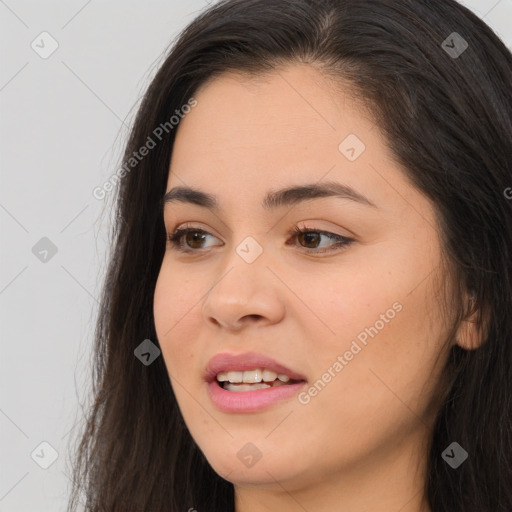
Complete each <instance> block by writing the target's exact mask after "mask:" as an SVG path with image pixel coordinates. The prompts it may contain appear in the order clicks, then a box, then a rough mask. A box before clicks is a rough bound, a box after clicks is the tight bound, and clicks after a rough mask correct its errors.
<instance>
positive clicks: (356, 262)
mask: <svg viewBox="0 0 512 512" xmlns="http://www.w3.org/2000/svg"><path fill="white" fill-rule="evenodd" d="M195 98H196V100H197V106H196V107H195V108H194V109H193V110H192V111H191V112H190V113H189V114H188V115H187V116H186V117H185V118H184V119H183V120H182V121H181V124H180V126H179V130H178V132H177V138H176V141H175V145H174V150H173V155H172V159H171V163H170V169H169V177H168V183H167V192H170V191H171V190H172V189H174V188H176V187H190V188H193V189H197V190H200V191H201V192H204V193H206V194H209V195H212V196H215V198H216V200H217V203H218V204H217V206H216V207H215V208H214V207H213V205H212V204H209V205H207V206H204V205H203V206H201V205H199V204H194V203H193V202H189V201H186V198H185V196H183V195H181V196H180V197H181V199H180V197H178V198H175V199H174V200H173V201H169V202H168V203H167V204H166V205H165V208H164V222H165V227H166V230H167V233H168V234H169V235H173V234H174V233H175V231H176V230H177V229H179V228H187V229H190V230H191V231H190V232H189V233H188V234H187V233H185V234H181V236H180V237H179V238H176V239H175V243H176V245H174V244H173V243H171V242H168V243H167V249H166V252H165V255H164V257H163V261H162V266H161V270H160V274H159V276H158V281H157V285H156V291H155V296H154V318H155V326H156V331H157V336H158V341H159V343H160V346H161V349H162V356H163V358H164V361H165V364H166V367H167V371H168V373H169V377H170V380H171V384H172V388H173V391H174V393H175V395H176V398H177V401H178V404H179V407H180V409H181V412H182V414H183V417H184V420H185V422H186V424H187V427H188V429H189V431H190V433H191V435H192V437H193V438H194V440H195V441H196V443H197V444H198V446H199V447H200V449H201V450H202V451H203V453H204V455H205V456H206V458H207V459H208V461H209V463H210V464H211V465H212V467H213V468H214V470H215V471H216V472H217V473H219V474H220V475H221V476H223V477H225V478H226V479H227V480H229V481H231V482H233V483H234V484H235V485H244V484H248V483H250V484H256V485H267V484H268V485H271V484H273V483H274V482H275V480H278V481H279V482H280V483H281V484H282V485H283V486H284V487H285V488H287V489H289V490H291V489H295V488H299V487H301V486H304V485H310V484H311V483H312V482H315V481H321V480H323V481H327V480H334V479H336V478H337V477H339V476H340V475H342V474H345V475H348V474H349V472H351V471H355V470H356V468H361V467H364V466H365V467H369V466H368V464H369V465H372V464H375V463H376V461H379V463H380V462H381V461H387V462H389V461H390V460H393V459H394V460H396V457H397V451H398V450H399V449H400V448H399V447H404V453H405V450H406V448H405V447H407V450H409V448H410V447H411V446H416V447H417V446H419V443H420V440H422V439H424V437H425V435H426V434H427V431H428V429H427V425H428V421H429V420H428V417H429V415H428V407H429V402H430V400H431V398H432V396H433V393H434V386H435V384H436V382H437V381H438V378H439V375H440V369H441V366H442V364H443V363H444V361H445V354H446V348H445V345H444V340H445V336H446V333H447V326H446V325H445V323H444V322H443V320H442V318H443V317H442V314H441V313H442V306H441V305H440V303H439V293H437V292H438V289H437V288H436V282H437V281H436V277H437V278H438V277H439V272H440V264H441V259H440V258H441V249H440V240H439V231H438V226H437V224H436V220H435V216H434V209H433V207H432V204H431V203H430V202H429V201H428V200H427V198H426V197H425V196H423V194H422V193H420V192H419V191H418V190H417V189H415V188H413V186H412V185H411V184H410V183H409V182H408V180H407V178H406V176H405V174H404V172H403V170H402V169H401V168H400V167H399V166H398V164H397V163H396V162H394V161H393V159H392V157H391V153H390V151H389V150H388V148H387V147H386V144H385V141H384V139H383V137H382V135H381V132H380V131H379V129H378V127H377V126H376V125H375V124H374V123H373V122H372V120H371V119H370V117H369V116H368V114H367V113H365V111H364V110H363V109H361V108H359V107H358V106H357V105H356V103H355V102H354V101H353V100H352V99H351V96H350V94H349V91H348V90H347V91H345V92H344V91H343V90H339V88H338V89H334V87H333V84H332V83H329V82H327V81H326V79H325V78H324V77H323V76H322V75H321V74H320V73H319V72H318V71H316V70H315V69H313V68H311V67H309V66H306V65H296V66H290V67H288V68H286V69H281V70H280V71H279V73H276V74H271V75H267V76H265V78H264V79H262V78H260V79H258V81H251V80H249V79H248V78H247V77H245V78H244V77H241V76H238V75H235V74H225V75H223V76H222V77H219V78H216V79H215V80H214V81H212V82H211V83H209V84H208V85H207V86H206V87H204V88H202V89H200V90H199V92H198V93H197V94H196V95H195ZM326 184H330V185H331V186H332V185H339V186H343V187H345V189H344V190H341V189H340V191H339V192H340V194H339V195H326V194H324V195H323V196H322V195H321V194H320V195H319V197H313V196H314V194H313V196H307V194H305V193H304V191H303V193H302V195H300V194H297V193H295V194H294V193H293V192H289V193H287V194H285V195H283V196H282V198H284V199H283V200H282V201H268V203H269V204H267V203H264V199H265V198H266V197H267V195H268V194H269V193H273V194H274V196H272V197H275V194H276V193H277V192H278V191H280V190H281V189H287V188H295V187H302V186H305V185H312V186H317V187H319V186H323V185H326ZM331 188H332V189H334V187H331ZM310 192H311V191H310ZM342 192H343V193H342ZM195 197H196V198H197V197H198V196H195ZM306 197H308V198H307V199H305V198H306ZM301 198H302V200H301ZM295 228H299V229H300V230H304V229H305V228H307V229H308V230H309V231H310V233H306V234H300V233H295V232H294V231H293V230H294V229H295ZM180 243H181V249H182V250H180V248H179V244H180ZM248 353H251V354H253V355H254V354H257V355H260V356H265V357H267V358H270V359H272V360H273V361H275V362H277V363H279V364H280V365H282V366H284V367H286V369H288V370H289V373H292V372H295V374H296V375H295V376H298V377H301V378H302V380H301V379H292V381H293V380H299V381H300V382H299V383H298V384H289V383H288V384H285V385H283V386H275V383H274V384H272V386H271V387H265V388H264V389H260V390H257V389H256V388H255V387H249V386H255V385H254V384H248V386H247V389H249V391H242V389H244V388H242V387H241V385H240V384H237V383H232V384H231V388H230V389H232V390H225V389H221V388H220V386H219V385H218V384H217V382H216V381H214V382H212V383H209V382H206V381H205V376H204V373H205V370H206V369H207V368H209V365H210V360H211V359H212V358H213V357H214V356H216V355H218V354H231V355H235V356H237V355H240V356H241V359H240V360H239V361H238V362H229V361H228V362H227V366H230V368H231V370H235V371H236V370H238V372H240V371H244V369H245V370H252V369H257V368H260V369H262V370H263V369H265V368H267V367H270V368H267V369H272V367H273V366H272V363H271V362H267V361H263V362H262V360H261V359H257V358H256V359H254V360H251V359H249V356H248V355H247V354H248ZM244 362H245V363H246V364H245V366H244ZM219 368H220V367H217V366H215V367H214V368H213V370H212V371H214V372H216V371H217V370H219ZM230 368H226V371H228V370H229V369H230ZM276 373H278V372H276ZM285 373H286V372H285ZM238 375H239V373H235V374H231V377H232V380H236V379H237V376H238ZM242 375H243V374H242ZM265 375H266V380H267V381H268V382H271V381H272V380H273V379H275V377H274V376H273V374H270V373H266V374H265ZM248 378H254V374H253V373H251V372H249V373H248ZM278 380H279V379H278ZM284 380H286V379H285V378H284ZM237 386H238V387H237ZM287 386H289V388H287ZM212 390H213V393H212ZM283 390H285V391H283ZM246 393H250V395H248V394H247V395H246ZM244 395H245V396H244ZM408 453H410V450H409V451H408Z"/></svg>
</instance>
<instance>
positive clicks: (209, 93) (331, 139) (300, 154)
mask: <svg viewBox="0 0 512 512" xmlns="http://www.w3.org/2000/svg"><path fill="white" fill-rule="evenodd" d="M194 97H195V99H196V101H197V106H196V107H195V108H193V109H192V110H191V112H190V113H189V114H187V115H186V116H184V118H183V119H182V120H181V122H180V125H179V126H178V129H177V134H176V139H175V142H174V148H173V154H172V159H171V165H170V167H171V169H172V170H174V171H176V172H180V173H187V175H188V176H189V177H190V178H192V179H196V178H197V179H203V178H204V179H210V178H214V179H215V178H216V177H218V176H219V175H222V177H224V178H225V179H230V178H234V177H236V176H239V175H240V174H241V173H242V174H243V175H244V176H245V177H246V178H247V179H249V177H250V176H251V175H253V174H254V173H257V175H258V176H259V178H260V179H265V178H272V179H273V180H279V179H280V177H281V176H283V177H284V176H288V177H289V176H290V174H292V175H295V176H297V177H301V175H303V176H302V177H303V178H304V179H306V178H311V177H313V176H315V175H317V176H318V178H321V176H322V175H324V174H325V173H326V172H328V170H329V169H330V168H331V167H332V166H333V164H336V163H337V164H344V163H345V162H346V159H344V160H345V162H344V161H343V160H340V157H342V158H343V155H341V154H340V151H339V144H340V143H341V142H342V141H343V139H344V138H346V137H347V136H348V135H349V134H357V135H358V137H359V138H360V139H361V140H364V141H365V144H366V146H368V145H369V144H371V145H372V146H373V147H374V148H376V144H375V141H373V140H371V139H376V138H378V137H376V135H377V134H376V133H375V130H374V129H373V127H374V125H373V123H372V122H371V121H370V120H369V119H368V118H367V116H366V115H365V113H364V112H363V111H360V110H359V109H358V108H357V106H356V104H355V103H354V101H353V100H352V99H351V97H350V96H349V94H348V93H345V94H344V93H343V92H342V91H341V90H335V89H334V87H333V86H332V83H330V82H329V81H328V80H327V79H325V78H324V77H323V75H321V74H320V73H319V72H318V71H316V70H315V69H313V68H311V67H309V66H306V65H297V66H291V67H289V68H286V69H282V70H278V71H276V72H274V73H271V74H267V75H264V76H261V77H256V78H253V77H248V76H241V75H239V74H234V73H227V74H225V75H222V76H219V77H217V78H215V79H213V80H212V81H211V82H209V83H207V84H206V85H205V86H203V87H201V88H200V89H199V90H198V91H197V93H196V94H195V95H194ZM379 143H380V141H379ZM384 149H385V148H384ZM352 167H354V166H352ZM214 171H215V172H214ZM330 177H332V176H330ZM170 179H171V180H172V179H173V177H172V173H171V175H170Z"/></svg>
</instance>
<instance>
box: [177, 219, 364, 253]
mask: <svg viewBox="0 0 512 512" xmlns="http://www.w3.org/2000/svg"><path fill="white" fill-rule="evenodd" d="M189 232H195V233H204V234H205V235H210V233H208V232H207V231H204V230H202V229H198V228H191V227H190V228H180V229H177V230H176V231H175V232H174V233H173V234H172V235H167V241H168V242H170V243H171V247H172V248H173V249H176V250H177V251H179V252H182V253H193V252H201V249H185V248H184V245H183V243H182V242H181V238H182V237H183V236H184V235H186V234H188V233H189ZM307 233H318V234H320V235H324V236H327V237H328V238H330V239H333V240H338V243H336V244H334V245H333V246H331V247H330V248H327V249H322V250H317V249H309V248H307V247H304V248H303V249H304V251H305V252H308V253H311V252H314V253H320V254H323V253H328V252H333V251H336V250H338V249H343V248H345V247H348V246H349V245H350V244H352V243H353V242H354V239H352V238H347V237H346V236H342V235H336V234H335V233H330V232H329V231H321V230H319V229H314V228H311V227H308V226H304V227H303V228H299V227H298V226H296V227H295V228H293V229H291V230H290V231H288V235H290V236H293V237H297V236H299V235H302V234H307ZM211 236H213V235H211Z"/></svg>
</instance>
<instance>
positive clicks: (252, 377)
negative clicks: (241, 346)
mask: <svg viewBox="0 0 512 512" xmlns="http://www.w3.org/2000/svg"><path fill="white" fill-rule="evenodd" d="M276 379H279V380H280V381H281V382H288V381H289V380H290V377H288V375H285V374H283V373H281V374H277V373H276V372H274V371H272V370H267V369H259V368H258V369H255V370H246V371H244V372H240V371H229V372H220V373H218V374H217V380H218V381H219V382H226V381H228V382H231V383H234V384H240V383H242V382H244V383H246V384H256V383H260V382H273V381H274V380H276Z"/></svg>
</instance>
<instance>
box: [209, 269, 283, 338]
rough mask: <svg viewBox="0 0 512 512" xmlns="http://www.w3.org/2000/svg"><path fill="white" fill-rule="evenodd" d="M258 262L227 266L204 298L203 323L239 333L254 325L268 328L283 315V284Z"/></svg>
mask: <svg viewBox="0 0 512 512" xmlns="http://www.w3.org/2000/svg"><path fill="white" fill-rule="evenodd" d="M261 260H262V261H255V262H253V263H251V264H248V263H246V262H244V261H242V260H240V262H236V263H234V264H233V265H231V266H230V267H229V268H228V270H227V271H226V272H224V273H223V275H222V276H220V277H219V278H218V279H217V280H216V282H215V284H214V285H213V286H212V287H211V289H210V291H209V292H208V294H207V296H206V298H205V299H204V302H203V306H202V312H203V317H204V319H205V321H206V322H207V323H209V324H213V325H214V326H217V327H220V326H221V327H224V328H226V329H229V330H232V331H239V330H241V329H243V328H244V327H245V326H247V325H252V324H254V323H256V322H258V323H260V324H265V325H267V324H268V325H271V324H274V323H277V322H279V321H281V320H282V318H283V316H284V314H285V306H284V296H283V292H282V290H283V284H282V283H281V281H280V280H279V279H277V278H276V276H275V273H274V272H275V271H274V272H272V271H271V270H270V269H269V268H268V266H267V265H266V264H265V262H264V261H263V259H261Z"/></svg>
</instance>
